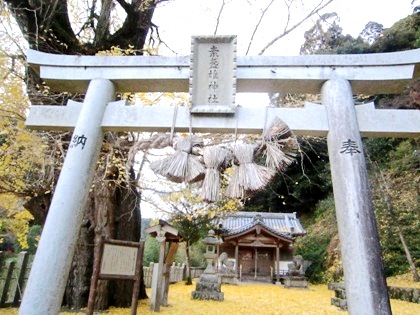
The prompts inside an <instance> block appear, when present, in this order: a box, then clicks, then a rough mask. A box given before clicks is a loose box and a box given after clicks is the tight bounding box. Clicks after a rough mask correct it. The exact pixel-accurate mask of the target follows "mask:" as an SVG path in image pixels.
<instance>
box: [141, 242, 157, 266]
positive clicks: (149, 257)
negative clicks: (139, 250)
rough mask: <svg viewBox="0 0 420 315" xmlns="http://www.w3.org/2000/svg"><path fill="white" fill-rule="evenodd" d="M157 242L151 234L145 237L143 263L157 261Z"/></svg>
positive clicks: (147, 264) (145, 264)
mask: <svg viewBox="0 0 420 315" xmlns="http://www.w3.org/2000/svg"><path fill="white" fill-rule="evenodd" d="M159 247H160V245H159V242H158V241H157V240H156V239H155V238H154V237H151V236H149V235H148V236H147V237H146V242H145V244H144V254H143V264H144V266H149V265H150V263H151V262H158V261H159Z"/></svg>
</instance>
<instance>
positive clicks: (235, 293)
mask: <svg viewBox="0 0 420 315" xmlns="http://www.w3.org/2000/svg"><path fill="white" fill-rule="evenodd" d="M397 280H398V281H399V284H400V285H401V286H413V285H410V283H407V281H405V279H397ZM388 282H390V281H388ZM193 290H195V285H193V286H187V285H185V284H184V283H177V284H174V285H171V286H170V289H169V304H170V306H169V307H161V309H160V313H161V314H167V315H173V314H182V315H189V314H194V315H207V314H211V315H216V314H223V315H225V314H240V315H247V314H253V315H254V314H264V315H282V314H288V315H303V314H305V315H318V314H328V315H334V314H340V315H343V314H346V313H345V312H343V311H340V310H339V309H338V308H337V307H335V306H332V305H331V303H330V301H331V297H333V295H334V293H333V292H332V291H329V290H328V289H327V286H326V285H311V286H310V287H309V289H308V290H302V289H285V288H283V287H282V286H276V285H271V284H261V283H246V284H241V285H238V286H235V285H222V292H223V293H224V297H225V300H224V301H223V302H217V301H195V300H191V291H193ZM150 293H151V292H150V289H149V290H148V295H149V296H151V294H150ZM391 307H392V312H393V314H394V315H414V314H420V304H415V303H409V302H403V301H398V300H391ZM149 308H150V300H141V301H139V305H138V309H137V314H139V315H140V314H153V313H152V312H151V311H150V310H149ZM0 313H1V314H2V315H17V309H16V308H14V309H12V308H10V309H0ZM74 314H84V312H79V313H75V312H61V313H60V315H74ZM95 314H96V313H95ZM97 314H109V315H126V314H130V309H128V308H111V309H109V310H108V311H104V312H98V313H97Z"/></svg>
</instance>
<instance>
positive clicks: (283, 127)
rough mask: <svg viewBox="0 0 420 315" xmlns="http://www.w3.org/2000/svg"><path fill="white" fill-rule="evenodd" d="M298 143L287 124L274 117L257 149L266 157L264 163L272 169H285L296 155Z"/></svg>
mask: <svg viewBox="0 0 420 315" xmlns="http://www.w3.org/2000/svg"><path fill="white" fill-rule="evenodd" d="M297 149H298V143H297V140H296V137H295V136H294V134H293V132H292V131H291V130H290V128H289V126H287V124H286V123H285V122H284V121H282V120H281V119H280V118H278V117H276V118H274V120H273V121H272V122H271V124H270V126H269V127H268V128H267V130H265V131H264V133H263V136H262V142H261V144H260V148H259V151H262V152H263V155H264V156H265V157H266V160H265V165H266V166H267V167H269V168H272V169H277V170H279V171H282V172H283V171H285V169H286V168H287V167H288V166H289V165H291V164H292V163H293V162H294V160H295V157H296V151H297Z"/></svg>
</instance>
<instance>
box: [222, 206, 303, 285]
mask: <svg viewBox="0 0 420 315" xmlns="http://www.w3.org/2000/svg"><path fill="white" fill-rule="evenodd" d="M219 228H220V236H221V238H222V243H221V244H220V245H219V255H221V254H222V253H226V254H227V257H228V259H229V260H230V261H231V263H232V265H234V267H233V269H234V270H235V273H236V274H237V276H238V278H239V280H241V281H246V280H258V281H280V278H281V277H282V276H285V275H287V271H288V264H290V263H292V262H293V255H294V248H293V244H294V241H295V239H296V237H298V236H303V235H305V234H306V231H305V230H304V228H303V227H302V225H301V223H300V221H299V219H298V218H297V217H296V212H294V213H268V212H235V213H232V214H229V215H227V216H225V217H223V218H221V219H220V220H219ZM226 254H224V255H226ZM277 270H280V272H279V273H277Z"/></svg>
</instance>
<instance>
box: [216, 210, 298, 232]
mask: <svg viewBox="0 0 420 315" xmlns="http://www.w3.org/2000/svg"><path fill="white" fill-rule="evenodd" d="M220 225H221V229H222V231H223V233H222V234H223V235H224V236H225V237H227V236H229V237H230V236H233V235H236V234H240V233H242V232H244V231H246V230H250V229H252V228H253V227H255V226H256V225H261V226H262V227H264V228H265V229H267V230H269V231H270V232H272V233H274V234H277V235H279V236H281V237H286V238H291V237H294V236H301V235H305V234H306V231H305V229H304V228H303V227H302V225H301V224H300V221H299V219H298V218H297V217H296V212H293V213H271V212H235V213H231V214H229V215H227V216H225V217H223V218H220V219H219V226H220Z"/></svg>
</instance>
